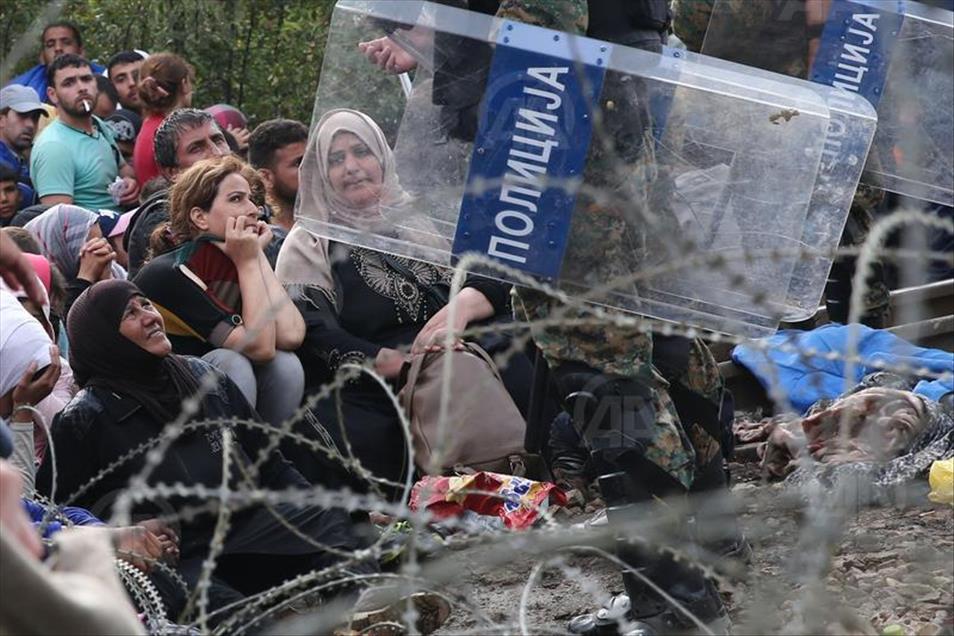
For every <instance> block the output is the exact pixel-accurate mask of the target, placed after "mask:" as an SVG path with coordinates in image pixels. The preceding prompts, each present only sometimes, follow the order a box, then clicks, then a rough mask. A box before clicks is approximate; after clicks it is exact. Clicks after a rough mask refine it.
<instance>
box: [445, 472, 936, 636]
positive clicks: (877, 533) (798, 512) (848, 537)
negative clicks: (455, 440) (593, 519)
mask: <svg viewBox="0 0 954 636" xmlns="http://www.w3.org/2000/svg"><path fill="white" fill-rule="evenodd" d="M733 474H734V475H735V480H736V483H735V485H734V486H733V491H734V492H735V493H736V494H737V495H738V499H739V501H740V502H741V504H742V506H743V507H742V514H741V523H742V525H743V527H744V529H745V531H746V533H747V535H748V536H749V537H750V539H751V541H752V544H753V548H754V559H753V563H752V565H751V567H750V569H749V571H748V576H747V577H746V578H745V580H744V581H742V582H735V583H734V584H733V583H728V582H723V584H722V585H721V586H720V587H721V589H722V591H723V594H724V595H725V599H726V602H727V605H728V607H729V610H730V614H731V616H732V619H733V622H734V630H733V631H734V633H739V634H762V633H787V634H804V633H824V634H880V633H882V631H883V630H885V628H886V627H887V628H888V633H891V632H892V631H894V633H905V634H918V635H921V634H925V635H927V634H952V633H954V627H952V617H954V510H952V509H951V508H950V507H942V506H938V505H935V504H932V503H930V502H929V501H928V500H927V498H926V494H927V490H928V488H927V484H926V483H923V482H919V483H917V484H915V485H914V488H913V489H912V490H911V491H910V492H909V493H908V496H907V497H906V498H905V502H904V503H898V504H895V505H891V506H886V507H879V508H866V509H863V510H861V511H859V512H857V514H854V515H852V516H851V518H849V519H847V520H846V522H845V523H843V524H828V525H825V524H823V525H822V531H821V534H819V533H818V532H815V531H813V529H812V528H814V527H815V526H814V525H813V520H812V519H811V518H810V517H811V516H810V515H809V514H806V512H805V510H804V509H803V508H801V507H800V506H791V507H788V506H785V505H780V502H782V501H783V500H784V497H783V487H782V486H781V485H778V484H764V483H761V482H760V480H759V477H758V473H757V468H756V467H755V466H754V465H752V464H742V465H735V466H734V473H733ZM819 537H821V538H819ZM824 537H828V542H827V545H828V548H824V547H822V548H819V546H822V545H826V544H825V543H824ZM806 545H807V546H809V548H808V549H806V548H805V546H806ZM496 549H497V548H496V547H495V546H493V545H490V546H481V547H474V548H468V549H466V550H462V551H459V552H457V553H456V554H454V556H453V557H451V558H452V559H454V564H455V567H456V568H457V570H456V571H457V572H459V576H457V577H456V578H455V580H454V581H452V582H451V584H450V585H449V586H448V588H447V590H450V591H454V592H456V593H459V594H462V595H463V596H465V597H467V598H469V599H470V600H471V602H472V603H474V604H475V605H476V606H477V607H478V608H479V609H480V611H481V612H483V613H484V614H485V616H486V617H487V618H489V619H490V620H491V621H493V622H494V623H496V624H498V625H501V626H503V627H502V629H500V630H499V631H503V632H519V631H520V630H519V616H518V612H519V606H520V599H521V594H522V593H523V592H524V588H525V586H526V583H527V581H528V579H529V577H530V576H531V573H532V568H533V567H534V564H535V561H533V560H530V559H526V558H524V559H521V558H514V559H512V560H509V561H507V562H506V564H505V565H504V566H497V565H495V566H487V565H486V562H487V561H489V560H490V558H491V557H493V556H494V554H495V550H496ZM819 552H821V553H822V554H823V555H824V554H825V553H827V554H830V555H831V558H830V559H825V558H822V559H821V563H822V564H823V565H821V566H820V569H817V568H819V566H817V565H813V563H812V562H811V561H810V560H806V558H805V557H806V555H813V554H814V555H817V554H818V553H819ZM813 568H816V569H815V570H814V571H817V572H820V574H821V576H815V577H807V578H806V577H805V576H804V573H805V572H811V571H813ZM819 579H821V581H822V582H821V583H818V581H819ZM806 580H813V581H815V582H814V583H805V582H804V581H806ZM621 588H622V582H621V580H620V577H619V575H618V574H617V572H616V570H615V568H614V567H613V566H612V565H611V564H609V563H608V562H606V561H604V560H602V559H601V558H599V557H590V556H580V557H572V558H570V559H568V561H567V563H566V567H564V568H562V569H555V568H554V569H552V570H547V571H545V572H544V573H543V576H542V577H541V579H540V580H539V582H538V584H537V585H536V586H534V588H533V590H532V592H531V593H530V594H529V596H528V602H527V605H526V621H527V625H528V627H529V632H530V633H541V632H548V631H549V632H560V631H563V628H564V626H565V624H566V620H567V619H568V618H570V617H571V616H573V615H575V614H577V613H580V612H582V611H586V610H588V609H590V608H592V607H593V606H594V605H595V603H596V601H595V600H594V599H595V597H594V593H597V591H603V590H614V591H618V590H620V589H621ZM897 630H901V631H897ZM488 631H489V629H488V626H487V623H486V622H484V621H482V620H480V619H479V618H478V614H477V613H476V612H475V611H473V610H467V609H465V608H462V607H458V608H457V609H456V610H455V612H454V614H453V615H452V617H451V620H450V621H449V622H448V623H447V624H445V625H444V627H443V628H442V629H441V630H440V632H439V633H441V634H458V633H463V632H472V633H487V632H488Z"/></svg>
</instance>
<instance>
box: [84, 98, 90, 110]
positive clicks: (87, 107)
mask: <svg viewBox="0 0 954 636" xmlns="http://www.w3.org/2000/svg"><path fill="white" fill-rule="evenodd" d="M83 108H84V109H85V110H86V112H87V113H88V112H89V102H88V101H86V100H85V99H84V100H83Z"/></svg>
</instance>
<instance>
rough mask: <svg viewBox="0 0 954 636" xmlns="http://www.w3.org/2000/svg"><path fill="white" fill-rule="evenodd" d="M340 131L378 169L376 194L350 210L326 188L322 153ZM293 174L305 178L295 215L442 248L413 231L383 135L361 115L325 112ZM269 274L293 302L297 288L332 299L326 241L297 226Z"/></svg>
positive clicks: (418, 230) (408, 199) (427, 234)
mask: <svg viewBox="0 0 954 636" xmlns="http://www.w3.org/2000/svg"><path fill="white" fill-rule="evenodd" d="M343 132H347V133H351V134H352V135H354V136H355V137H357V138H358V139H360V140H361V141H362V142H364V144H365V145H366V146H367V147H368V148H369V149H370V150H371V153H372V154H373V155H374V157H375V158H376V159H377V160H378V163H379V164H380V165H381V173H382V185H381V196H380V198H379V199H378V200H377V201H375V202H374V203H372V204H371V205H368V206H365V207H360V208H359V207H354V206H352V205H351V204H350V203H349V202H348V201H347V200H346V199H345V198H343V197H341V196H339V195H338V194H337V193H336V192H335V191H334V188H333V187H332V186H331V180H330V179H329V177H328V153H329V151H330V150H331V144H332V142H333V141H334V138H335V136H336V135H337V134H339V133H343ZM299 171H300V174H302V175H308V176H309V177H310V178H308V179H301V180H300V183H301V189H300V190H299V193H298V201H297V207H296V216H298V217H305V218H309V219H315V220H317V221H322V222H325V223H331V224H337V225H343V226H347V227H350V228H354V229H357V230H361V231H364V232H368V233H372V234H377V235H387V234H391V235H393V236H402V237H405V238H408V239H409V240H411V241H413V242H418V243H421V244H432V245H433V244H434V243H438V242H440V243H441V244H440V247H446V246H444V245H443V243H442V239H439V238H435V237H437V234H436V232H433V230H432V231H430V232H428V231H427V228H415V227H413V226H414V225H421V222H420V221H419V220H415V219H412V218H408V217H409V210H408V207H409V204H410V203H412V202H413V197H412V196H411V195H410V194H408V193H407V192H406V191H405V190H404V189H403V188H402V187H401V183H400V180H399V179H398V174H397V169H396V167H395V163H394V153H393V152H392V151H391V147H390V146H389V145H388V141H387V138H386V137H385V136H384V132H383V131H382V130H381V127H380V126H378V124H377V123H376V122H375V121H374V120H373V119H371V118H370V117H368V116H367V115H365V114H364V113H362V112H360V111H357V110H352V109H349V108H337V109H334V110H330V111H328V112H327V113H325V114H324V115H323V116H322V117H321V119H319V120H318V124H317V125H316V126H315V130H314V133H313V135H312V137H311V139H310V140H309V142H308V148H307V150H306V151H305V156H304V157H303V159H302V163H301V168H300V169H299ZM397 220H400V224H399V223H397V222H396V221H397ZM275 272H276V274H277V275H278V278H279V280H281V281H282V283H283V284H284V285H285V286H286V288H288V290H289V294H290V295H291V296H292V297H293V298H294V297H299V296H300V293H299V290H300V288H301V287H314V288H318V289H320V290H321V291H322V292H323V293H324V294H325V295H327V296H328V297H329V298H330V299H331V300H332V301H333V302H334V300H335V293H334V289H335V285H334V279H333V278H332V272H331V260H330V257H329V254H328V240H327V239H324V238H319V237H317V236H314V235H313V234H311V233H310V232H308V231H307V230H306V229H305V228H304V227H302V226H301V225H300V224H298V223H296V224H295V226H294V227H293V228H292V230H291V232H289V234H288V236H287V237H286V238H285V241H284V243H282V248H281V251H280V253H279V255H278V262H277V264H276V267H275ZM296 288H297V289H296Z"/></svg>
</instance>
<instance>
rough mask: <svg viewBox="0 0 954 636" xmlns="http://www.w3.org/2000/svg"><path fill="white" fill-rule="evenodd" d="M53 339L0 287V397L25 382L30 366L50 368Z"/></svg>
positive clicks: (14, 298) (5, 289) (4, 288)
mask: <svg viewBox="0 0 954 636" xmlns="http://www.w3.org/2000/svg"><path fill="white" fill-rule="evenodd" d="M50 344H52V343H51V342H50V337H49V336H48V335H47V333H46V331H45V330H44V329H43V327H42V326H41V325H40V323H39V322H37V320H36V318H34V317H33V316H31V315H30V313H29V312H28V311H27V310H26V309H24V308H23V305H21V304H20V301H19V300H17V298H16V296H14V295H13V294H12V293H11V292H10V291H9V290H8V289H7V288H6V287H5V286H0V395H6V394H7V392H9V391H10V390H12V389H13V388H14V387H16V385H17V384H18V383H19V382H20V380H21V379H22V378H23V374H24V373H26V370H27V368H28V367H29V366H30V363H31V362H33V361H36V363H37V370H39V369H42V368H43V367H46V366H48V365H49V364H50Z"/></svg>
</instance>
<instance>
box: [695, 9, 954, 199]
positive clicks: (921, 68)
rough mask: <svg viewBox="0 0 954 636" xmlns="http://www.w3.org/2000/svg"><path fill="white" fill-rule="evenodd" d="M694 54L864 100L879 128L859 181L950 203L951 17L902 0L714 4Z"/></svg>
mask: <svg viewBox="0 0 954 636" xmlns="http://www.w3.org/2000/svg"><path fill="white" fill-rule="evenodd" d="M806 7H814V8H820V14H818V15H816V14H813V13H811V11H810V10H808V11H806ZM702 52H703V53H704V54H706V55H709V56H713V57H718V58H722V59H725V60H730V61H733V62H738V63H741V64H746V65H750V66H755V67H758V68H762V69H766V70H770V71H774V72H778V73H785V74H787V75H790V76H792V77H799V78H804V79H811V80H812V81H815V82H819V83H822V84H827V85H830V86H837V87H841V88H844V89H846V90H849V91H852V92H856V93H858V94H860V95H862V96H864V97H865V98H866V99H868V100H869V101H870V102H871V103H872V104H873V105H874V106H875V108H876V109H877V112H878V131H877V134H876V135H875V140H874V144H873V145H872V150H871V153H870V155H869V159H868V163H867V166H866V170H865V173H864V175H863V177H862V180H863V181H864V182H865V183H868V184H870V185H874V186H878V187H882V188H885V189H886V190H890V191H892V192H897V193H900V194H904V195H907V196H910V197H914V198H917V199H922V200H926V201H932V202H935V203H942V204H944V205H954V13H952V12H951V11H947V10H944V9H940V8H936V7H930V6H927V5H925V4H922V3H920V2H913V1H910V0H901V1H898V0H890V1H889V0H820V1H819V2H816V3H814V4H811V5H810V4H808V3H806V2H804V1H803V0H759V1H758V2H750V1H748V0H714V5H713V7H712V14H711V17H710V19H709V26H708V29H707V30H706V36H705V41H704V43H703V47H702Z"/></svg>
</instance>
